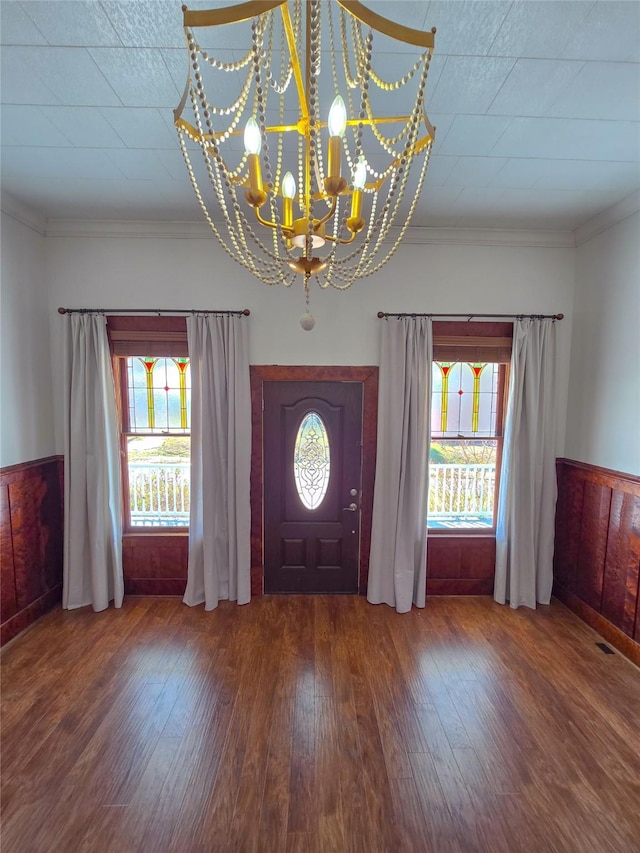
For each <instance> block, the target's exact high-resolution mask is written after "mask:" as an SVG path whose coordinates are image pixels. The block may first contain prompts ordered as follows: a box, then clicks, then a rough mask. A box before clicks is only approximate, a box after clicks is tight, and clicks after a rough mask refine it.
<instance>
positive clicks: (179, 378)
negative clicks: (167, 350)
mask: <svg viewBox="0 0 640 853" xmlns="http://www.w3.org/2000/svg"><path fill="white" fill-rule="evenodd" d="M126 364H127V382H126V389H124V388H123V395H124V394H126V399H127V404H128V414H129V424H128V430H127V440H126V475H127V481H128V484H129V506H128V508H127V518H126V524H127V527H128V528H138V527H162V528H173V527H182V528H184V527H187V526H188V525H189V500H190V453H191V448H190V441H191V439H190V436H189V426H190V423H191V375H190V370H189V359H188V358H166V357H156V356H143V357H137V356H136V357H133V356H131V357H129V358H127V359H126Z"/></svg>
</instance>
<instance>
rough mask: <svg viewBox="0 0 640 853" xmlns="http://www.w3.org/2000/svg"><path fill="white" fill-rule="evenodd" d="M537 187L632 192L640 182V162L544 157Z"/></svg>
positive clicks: (536, 183) (536, 182)
mask: <svg viewBox="0 0 640 853" xmlns="http://www.w3.org/2000/svg"><path fill="white" fill-rule="evenodd" d="M538 163H539V164H540V173H539V175H538V178H537V180H536V181H535V183H534V188H535V189H536V190H538V189H556V190H580V191H583V190H594V191H599V192H608V191H613V192H616V193H617V192H625V194H629V193H630V192H632V190H633V189H634V188H635V187H638V186H639V185H640V164H639V163H608V162H602V161H597V160H596V161H593V160H592V161H586V160H540V161H538Z"/></svg>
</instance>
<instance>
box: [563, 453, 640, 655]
mask: <svg viewBox="0 0 640 853" xmlns="http://www.w3.org/2000/svg"><path fill="white" fill-rule="evenodd" d="M557 472H558V503H557V507H556V539H555V555H554V565H553V570H554V587H553V591H554V594H555V595H556V596H557V597H558V598H559V599H560V601H562V602H564V604H566V605H567V607H569V608H570V609H571V610H573V611H574V612H575V613H577V614H578V616H580V617H581V618H582V619H584V621H585V622H587V623H588V624H589V625H591V627H592V628H595V630H596V631H598V633H600V634H602V636H603V637H604V638H605V639H606V640H608V641H609V642H610V643H611V645H613V646H615V647H616V648H618V649H619V650H620V651H621V652H622V653H623V654H625V655H627V657H629V658H630V659H631V660H633V661H634V663H636V664H638V665H639V666H640V603H639V602H640V477H635V476H633V475H631V474H623V473H620V472H619V471H610V470H608V469H607V468H599V467H597V466H595V465H587V464H585V463H583V462H575V461H573V460H571V459H558V460H557Z"/></svg>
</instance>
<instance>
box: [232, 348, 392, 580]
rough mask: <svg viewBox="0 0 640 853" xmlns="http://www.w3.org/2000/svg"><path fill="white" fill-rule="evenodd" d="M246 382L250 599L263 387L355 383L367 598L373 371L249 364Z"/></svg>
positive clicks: (255, 563)
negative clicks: (359, 394) (248, 388)
mask: <svg viewBox="0 0 640 853" xmlns="http://www.w3.org/2000/svg"><path fill="white" fill-rule="evenodd" d="M249 373H250V381H251V595H252V596H260V595H263V593H264V526H263V518H264V497H263V462H264V453H263V444H262V438H263V436H262V432H263V423H262V422H263V414H262V400H263V388H262V385H263V383H264V382H360V383H361V384H362V503H361V515H360V562H359V570H358V591H359V594H360V595H366V592H367V580H368V577H369V552H370V550H371V519H372V515H373V484H374V481H375V469H376V448H377V437H378V367H377V366H370V367H332V366H328V367H325V366H322V367H321V366H315V365H280V364H252V365H251V366H250V368H249Z"/></svg>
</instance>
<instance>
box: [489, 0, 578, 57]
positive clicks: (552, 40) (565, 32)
mask: <svg viewBox="0 0 640 853" xmlns="http://www.w3.org/2000/svg"><path fill="white" fill-rule="evenodd" d="M592 6H593V0H553V2H552V3H541V2H539V0H521V2H515V3H512V4H511V6H510V8H509V12H508V13H507V16H506V18H505V19H504V22H503V24H502V26H501V27H500V31H499V32H498V35H497V36H496V38H495V40H494V42H493V44H492V45H491V48H490V50H489V53H490V54H492V55H494V56H522V57H530V58H550V59H556V58H560V57H562V56H563V55H564V54H563V48H564V46H565V44H566V42H567V41H568V39H569V36H570V34H571V33H573V32H574V31H575V30H577V29H578V28H579V27H580V26H582V24H583V23H584V21H585V19H586V17H587V15H588V14H589V12H590V10H591V8H592Z"/></svg>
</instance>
